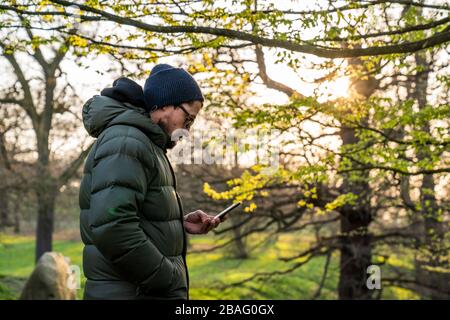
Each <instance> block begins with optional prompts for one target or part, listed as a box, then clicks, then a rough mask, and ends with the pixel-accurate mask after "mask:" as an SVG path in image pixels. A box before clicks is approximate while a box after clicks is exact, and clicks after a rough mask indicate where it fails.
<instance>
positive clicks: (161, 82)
mask: <svg viewBox="0 0 450 320" xmlns="http://www.w3.org/2000/svg"><path fill="white" fill-rule="evenodd" d="M144 100H145V104H146V105H147V110H150V111H153V110H156V109H157V108H161V107H163V106H168V105H178V104H181V103H182V102H189V101H193V100H199V101H204V100H205V99H204V98H203V95H202V92H201V90H200V87H199V86H198V84H197V82H196V81H195V79H194V78H193V77H192V75H191V74H190V73H189V72H187V71H186V70H184V69H183V68H174V67H172V66H171V65H168V64H157V65H156V66H155V67H153V69H152V71H151V73H150V76H149V77H148V78H147V80H146V81H145V85H144Z"/></svg>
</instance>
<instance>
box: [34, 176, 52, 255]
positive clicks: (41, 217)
mask: <svg viewBox="0 0 450 320" xmlns="http://www.w3.org/2000/svg"><path fill="white" fill-rule="evenodd" d="M44 179H45V178H44ZM46 180H49V179H48V178H47V179H46ZM56 194H57V193H56V188H55V186H54V185H52V183H48V184H46V185H41V188H39V189H38V190H36V195H37V201H38V217H37V226H36V254H35V262H37V261H38V260H39V258H40V257H41V256H42V255H43V254H44V253H45V252H49V251H52V238H53V224H54V216H55V200H56Z"/></svg>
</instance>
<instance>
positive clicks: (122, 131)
mask: <svg viewBox="0 0 450 320" xmlns="http://www.w3.org/2000/svg"><path fill="white" fill-rule="evenodd" d="M83 123H84V126H85V128H86V130H87V131H88V132H89V134H90V135H91V136H93V137H96V138H97V141H96V142H95V144H94V146H93V148H92V150H91V151H90V153H89V155H88V157H87V159H86V164H85V167H84V176H83V179H82V181H81V186H80V194H79V204H80V209H81V213H80V230H81V237H82V240H83V243H84V245H85V247H84V251H83V269H84V274H85V275H86V278H87V281H86V286H85V293H84V297H85V299H141V298H142V299H187V298H188V287H189V279H188V272H187V266H186V234H185V231H184V228H183V208H182V204H181V200H180V198H179V196H178V194H177V192H176V181H175V175H174V173H173V170H172V167H171V165H170V163H169V160H168V159H167V156H166V148H165V146H166V143H167V139H169V136H168V135H167V134H166V133H165V132H164V131H163V130H162V129H161V128H160V127H159V126H158V125H156V124H154V123H153V122H152V121H151V119H150V117H149V115H148V113H147V112H146V111H145V110H144V109H141V108H138V107H135V106H133V105H131V104H129V103H122V102H118V101H116V100H114V99H112V98H109V97H106V96H94V97H93V98H91V99H90V100H89V101H87V102H86V103H85V105H84V106H83Z"/></svg>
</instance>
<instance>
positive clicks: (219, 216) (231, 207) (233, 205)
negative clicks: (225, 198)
mask: <svg viewBox="0 0 450 320" xmlns="http://www.w3.org/2000/svg"><path fill="white" fill-rule="evenodd" d="M240 204H241V202H237V203H233V204H232V205H231V206H229V207H228V208H226V209H225V210H223V211H222V212H221V213H219V214H218V215H216V216H215V217H214V218H219V219H220V220H222V218H223V217H224V216H225V215H226V214H227V213H228V212H230V211H231V210H233V209H235V208H237V207H238V206H239V205H240Z"/></svg>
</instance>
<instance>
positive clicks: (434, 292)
mask: <svg viewBox="0 0 450 320" xmlns="http://www.w3.org/2000/svg"><path fill="white" fill-rule="evenodd" d="M415 60H416V64H417V65H418V66H421V67H422V68H423V70H422V71H421V72H418V73H417V74H416V76H415V88H414V89H413V91H412V97H413V98H414V99H415V100H416V101H417V104H418V107H419V110H421V109H423V108H424V107H425V106H426V104H427V89H428V76H429V72H430V70H429V63H428V61H427V58H426V56H425V53H416V54H415ZM421 130H422V131H423V132H426V133H427V134H430V132H431V130H430V125H429V124H428V123H426V124H425V125H424V126H423V127H422V128H421ZM419 148H420V149H419V150H418V152H417V157H418V159H419V160H423V159H426V158H428V157H429V150H428V146H420V147H419ZM420 206H421V212H420V213H421V217H420V218H421V219H420V220H419V222H420V224H419V226H418V231H419V234H418V238H419V239H420V240H421V241H420V242H421V243H419V248H418V249H419V251H418V254H417V255H416V263H415V267H416V280H417V282H418V283H419V285H420V284H425V285H426V288H425V289H424V288H421V289H420V291H421V292H422V293H423V295H424V296H425V297H426V298H431V299H449V298H450V294H449V291H450V288H449V283H450V276H449V275H448V274H447V273H445V272H438V271H434V270H433V269H436V268H437V269H439V268H442V267H443V268H444V269H445V268H446V267H447V268H448V260H447V261H445V260H446V259H448V257H447V256H448V252H447V250H446V245H445V237H444V233H445V230H444V229H445V228H444V226H443V223H442V222H440V218H441V217H440V213H439V206H438V204H437V200H436V196H435V182H434V176H433V175H431V174H425V175H423V179H422V185H421V187H420ZM430 268H431V269H430Z"/></svg>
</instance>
